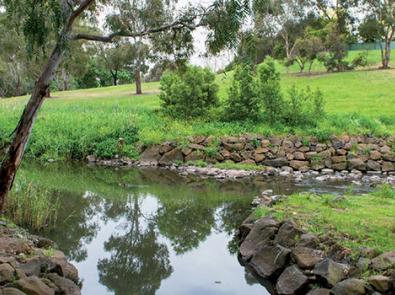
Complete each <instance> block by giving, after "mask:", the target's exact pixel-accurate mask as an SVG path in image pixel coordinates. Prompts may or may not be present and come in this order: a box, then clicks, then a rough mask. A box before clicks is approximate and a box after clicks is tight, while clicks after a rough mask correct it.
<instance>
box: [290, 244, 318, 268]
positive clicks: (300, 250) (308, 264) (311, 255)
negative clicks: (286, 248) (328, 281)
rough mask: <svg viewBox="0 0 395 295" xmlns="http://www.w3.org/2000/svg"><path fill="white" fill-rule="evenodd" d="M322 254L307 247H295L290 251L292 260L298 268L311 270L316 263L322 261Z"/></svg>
mask: <svg viewBox="0 0 395 295" xmlns="http://www.w3.org/2000/svg"><path fill="white" fill-rule="evenodd" d="M323 256H324V253H323V252H322V251H320V250H315V249H312V248H307V247H296V248H294V249H293V250H292V258H293V259H294V260H295V262H296V263H297V264H298V266H299V267H300V268H304V269H306V268H307V269H309V268H313V267H314V266H315V265H316V264H317V263H318V262H320V261H322V259H323Z"/></svg>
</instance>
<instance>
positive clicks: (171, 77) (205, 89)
mask: <svg viewBox="0 0 395 295" xmlns="http://www.w3.org/2000/svg"><path fill="white" fill-rule="evenodd" d="M160 90H161V93H160V96H159V98H160V100H161V101H162V110H163V112H164V113H165V114H167V115H169V116H171V117H173V118H183V119H188V118H196V117H201V116H203V115H205V114H207V112H209V111H210V110H211V109H212V108H213V107H215V106H217V105H218V96H217V93H218V85H217V84H216V83H215V75H214V74H213V73H212V72H211V71H210V70H209V69H203V68H200V67H196V66H188V67H187V68H186V69H185V70H184V71H177V72H166V73H165V74H164V75H163V76H162V79H161V81H160Z"/></svg>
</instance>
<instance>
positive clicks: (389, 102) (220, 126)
mask: <svg viewBox="0 0 395 295" xmlns="http://www.w3.org/2000/svg"><path fill="white" fill-rule="evenodd" d="M355 54H356V53H355V52H352V53H350V55H355ZM350 58H351V57H350ZM369 62H370V65H371V67H372V68H377V67H378V62H379V52H370V53H369ZM279 69H280V71H281V72H282V86H283V91H284V92H286V91H287V89H289V88H290V87H291V86H292V85H294V84H295V85H296V86H297V87H307V86H310V87H311V88H312V89H315V88H320V89H321V91H322V92H323V94H324V97H325V100H326V110H327V113H328V115H327V118H323V119H322V120H321V122H319V126H318V127H316V128H310V129H302V128H300V129H292V128H289V127H286V126H276V127H272V126H268V125H267V124H266V123H265V122H260V123H258V124H255V123H251V122H242V123H226V122H221V121H218V120H216V119H215V117H214V118H211V119H210V120H195V121H180V120H174V119H170V118H167V117H165V116H163V115H161V113H160V112H159V111H158V110H159V107H160V101H159V98H158V93H159V83H157V82H155V83H145V84H144V85H143V90H144V91H145V94H144V95H141V96H136V95H133V92H134V86H133V85H122V86H117V87H106V88H97V89H85V90H76V91H68V92H56V93H53V98H52V99H48V100H46V102H45V104H44V106H43V108H42V110H41V111H40V114H39V117H38V119H37V123H36V126H35V127H34V130H33V135H32V138H31V141H30V144H29V146H28V149H27V156H30V157H33V158H40V159H43V160H48V159H55V160H57V159H59V160H64V159H70V158H72V159H83V158H85V157H86V156H87V155H88V154H95V155H97V156H104V157H110V156H114V155H115V154H120V155H126V156H129V157H132V158H136V157H138V146H139V145H140V144H151V143H159V142H162V141H165V140H184V139H185V138H186V137H188V136H190V135H213V136H224V135H240V134H245V133H257V134H262V135H272V134H278V135H281V134H289V133H296V134H299V135H302V136H309V135H313V136H317V137H318V138H319V139H321V140H325V139H327V138H328V137H329V136H330V135H332V134H343V133H349V134H372V135H377V136H381V135H390V134H393V133H395V116H394V114H395V83H393V82H394V80H395V70H387V71H378V70H372V69H368V70H358V71H353V72H346V73H333V74H326V73H325V72H322V71H323V67H322V65H320V64H318V63H317V64H316V65H315V66H314V68H313V70H314V71H319V72H315V73H314V74H312V75H299V74H297V73H296V71H297V69H296V68H295V67H293V68H291V69H290V70H289V73H287V71H286V70H285V69H284V68H283V67H282V66H281V65H280V64H279ZM230 78H231V73H227V74H220V75H218V76H217V82H218V84H219V85H220V92H219V95H220V98H221V100H225V99H226V97H227V89H228V86H229V84H230V81H231V79H230ZM26 101H27V97H18V98H10V99H1V100H0V113H1V116H0V151H1V150H2V146H4V145H5V144H6V143H7V142H8V141H9V134H11V132H12V131H13V130H14V128H15V126H16V124H17V122H18V119H19V116H20V114H21V112H22V110H23V107H24V105H25V104H26ZM119 138H124V139H126V140H125V145H122V146H119ZM213 148H215V147H213Z"/></svg>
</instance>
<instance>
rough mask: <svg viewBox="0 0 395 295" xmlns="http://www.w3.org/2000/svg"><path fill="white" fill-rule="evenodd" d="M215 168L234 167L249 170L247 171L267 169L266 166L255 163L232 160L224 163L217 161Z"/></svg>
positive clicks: (234, 168)
mask: <svg viewBox="0 0 395 295" xmlns="http://www.w3.org/2000/svg"><path fill="white" fill-rule="evenodd" d="M214 167H215V168H219V169H227V170H229V169H233V170H247V171H263V170H265V169H266V167H265V166H258V165H254V164H244V163H234V162H231V161H225V162H223V163H217V164H215V165H214Z"/></svg>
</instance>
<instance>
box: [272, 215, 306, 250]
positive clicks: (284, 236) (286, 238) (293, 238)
mask: <svg viewBox="0 0 395 295" xmlns="http://www.w3.org/2000/svg"><path fill="white" fill-rule="evenodd" d="M301 235H302V232H301V231H300V230H299V229H297V228H296V225H295V224H294V223H293V222H291V221H285V222H284V223H283V224H282V225H281V227H280V229H279V230H278V233H277V236H276V238H275V240H274V242H275V243H277V244H280V245H281V246H283V247H293V246H295V244H296V242H297V240H299V237H300V236H301Z"/></svg>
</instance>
